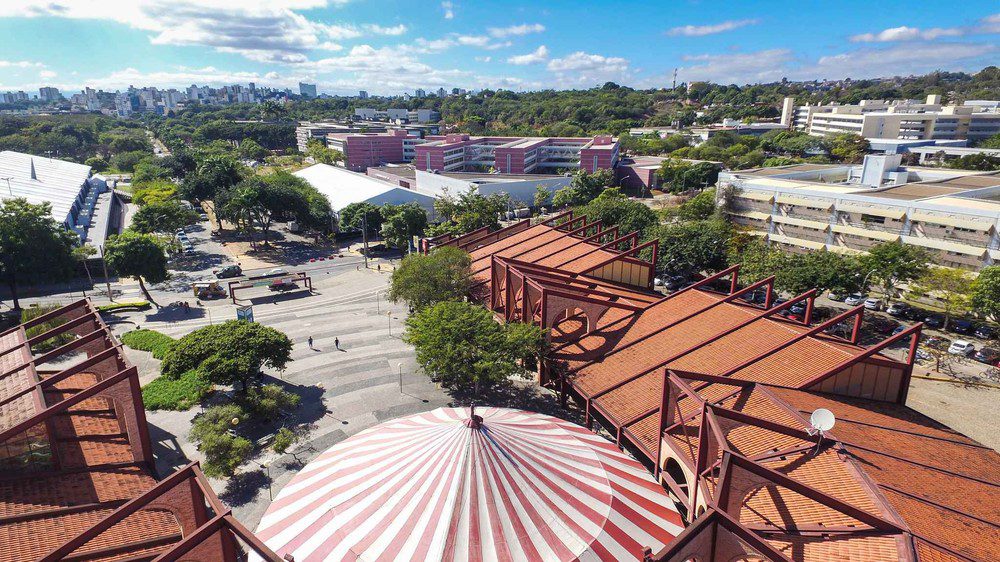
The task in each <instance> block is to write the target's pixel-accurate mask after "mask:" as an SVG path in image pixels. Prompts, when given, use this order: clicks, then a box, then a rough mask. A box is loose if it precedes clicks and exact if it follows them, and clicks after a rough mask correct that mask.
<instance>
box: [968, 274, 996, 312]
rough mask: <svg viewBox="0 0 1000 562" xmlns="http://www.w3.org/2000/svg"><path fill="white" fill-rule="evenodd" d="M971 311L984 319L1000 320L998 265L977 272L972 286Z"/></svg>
mask: <svg viewBox="0 0 1000 562" xmlns="http://www.w3.org/2000/svg"><path fill="white" fill-rule="evenodd" d="M972 309H973V310H975V311H976V312H977V313H978V314H980V315H981V316H983V317H985V318H1000V265H991V266H989V267H984V268H983V269H982V270H981V271H980V272H979V277H977V278H976V280H975V282H973V284H972Z"/></svg>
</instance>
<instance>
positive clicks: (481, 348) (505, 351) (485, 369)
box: [404, 301, 545, 395]
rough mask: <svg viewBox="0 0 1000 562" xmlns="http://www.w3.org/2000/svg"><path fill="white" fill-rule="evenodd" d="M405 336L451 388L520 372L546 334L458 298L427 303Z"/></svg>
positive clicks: (484, 383)
mask: <svg viewBox="0 0 1000 562" xmlns="http://www.w3.org/2000/svg"><path fill="white" fill-rule="evenodd" d="M406 326H407V331H406V335H405V336H404V339H405V340H406V341H407V342H408V343H410V344H412V345H413V346H414V348H416V352H417V362H418V363H420V366H421V367H422V368H423V369H424V371H425V372H426V373H428V374H430V375H431V376H432V377H435V378H437V379H439V380H440V381H441V383H442V384H443V385H445V386H447V387H450V388H453V389H458V390H471V391H472V392H473V393H474V394H476V395H478V394H479V391H480V390H481V389H482V388H484V387H486V388H488V387H492V386H494V385H496V384H499V383H502V382H504V381H506V380H507V379H508V378H509V377H510V376H512V375H515V374H519V373H522V372H523V371H524V367H522V365H521V362H522V361H524V360H525V359H529V358H532V357H536V356H537V355H538V354H540V353H541V352H542V349H543V348H544V345H545V338H544V337H543V335H542V330H541V328H538V327H537V326H534V325H532V324H518V323H513V324H500V323H498V322H497V321H496V320H495V319H494V318H493V313H492V312H490V311H489V310H487V309H486V308H484V307H482V306H479V305H476V304H472V303H468V302H459V301H444V302H439V303H437V304H434V305H431V306H428V307H425V308H423V309H421V310H420V311H419V312H417V313H416V314H414V315H412V316H410V317H409V318H407V320H406Z"/></svg>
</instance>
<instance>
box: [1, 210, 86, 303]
mask: <svg viewBox="0 0 1000 562" xmlns="http://www.w3.org/2000/svg"><path fill="white" fill-rule="evenodd" d="M78 242H79V238H77V236H76V234H74V233H73V232H72V231H69V230H67V229H66V227H65V226H63V225H62V224H60V223H58V222H56V220H55V219H53V218H52V206H51V205H50V204H49V203H40V204H37V205H35V204H32V203H28V201H27V200H26V199H23V198H14V199H7V200H4V201H0V277H2V278H3V279H4V281H6V282H7V286H8V287H9V288H10V294H11V299H12V300H13V302H14V309H15V310H16V309H20V308H21V305H20V302H19V301H18V293H17V288H18V285H19V284H21V283H38V282H53V281H60V280H62V279H68V278H69V277H71V276H72V274H73V271H74V265H75V263H76V260H75V259H74V257H73V247H74V246H75V245H76V244H77V243H78Z"/></svg>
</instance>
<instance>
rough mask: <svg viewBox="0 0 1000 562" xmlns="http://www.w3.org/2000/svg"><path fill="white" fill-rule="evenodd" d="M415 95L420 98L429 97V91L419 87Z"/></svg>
mask: <svg viewBox="0 0 1000 562" xmlns="http://www.w3.org/2000/svg"><path fill="white" fill-rule="evenodd" d="M413 95H414V96H415V97H418V98H424V97H427V92H425V91H423V90H421V89H420V88H417V89H416V91H414V92H413Z"/></svg>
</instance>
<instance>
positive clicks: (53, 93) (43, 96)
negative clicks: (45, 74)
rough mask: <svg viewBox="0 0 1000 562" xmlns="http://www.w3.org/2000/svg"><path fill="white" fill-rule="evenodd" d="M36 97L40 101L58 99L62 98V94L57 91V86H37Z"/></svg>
mask: <svg viewBox="0 0 1000 562" xmlns="http://www.w3.org/2000/svg"><path fill="white" fill-rule="evenodd" d="M38 99H40V100H42V101H58V100H61V99H62V94H60V93H59V88H53V87H52V86H42V87H41V88H38Z"/></svg>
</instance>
